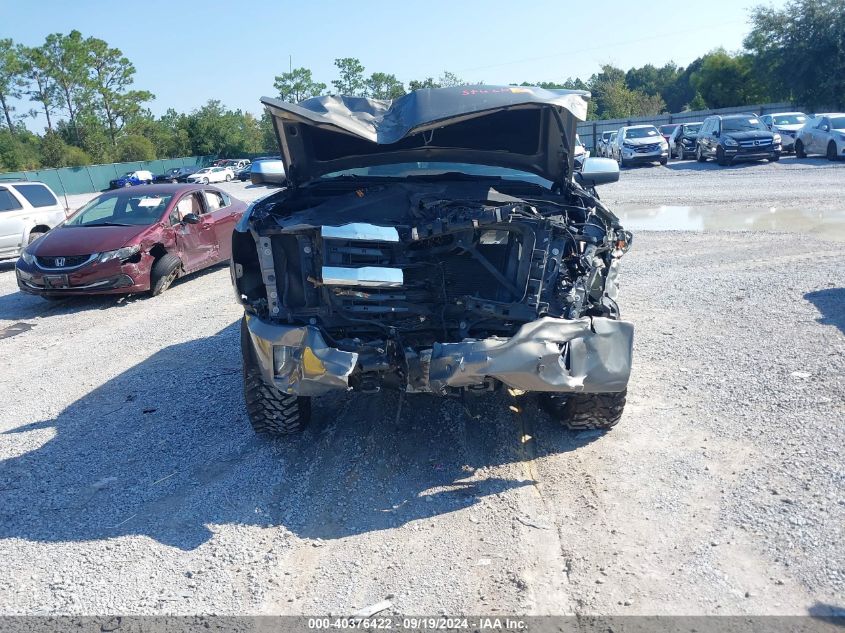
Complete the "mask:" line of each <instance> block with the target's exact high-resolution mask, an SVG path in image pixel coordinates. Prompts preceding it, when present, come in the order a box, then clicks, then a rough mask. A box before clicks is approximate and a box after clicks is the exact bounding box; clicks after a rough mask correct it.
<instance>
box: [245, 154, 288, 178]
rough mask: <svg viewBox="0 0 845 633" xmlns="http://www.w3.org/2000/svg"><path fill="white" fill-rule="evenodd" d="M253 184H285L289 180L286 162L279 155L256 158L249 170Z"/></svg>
mask: <svg viewBox="0 0 845 633" xmlns="http://www.w3.org/2000/svg"><path fill="white" fill-rule="evenodd" d="M249 179H250V181H251V182H252V184H253V185H283V184H285V183H286V182H287V176H286V172H285V164H284V162H283V161H282V160H280V159H279V158H277V157H273V156H268V157H266V158H256V159H255V160H254V161H253V163H252V169H251V170H250V172H249Z"/></svg>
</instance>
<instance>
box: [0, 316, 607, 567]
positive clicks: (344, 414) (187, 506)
mask: <svg viewBox="0 0 845 633" xmlns="http://www.w3.org/2000/svg"><path fill="white" fill-rule="evenodd" d="M238 336H239V334H238V323H237V322H236V323H233V324H232V325H230V326H228V327H227V328H225V329H224V330H222V331H220V332H219V333H218V334H216V335H214V336H210V337H207V338H201V339H197V340H193V341H190V342H186V343H182V344H179V345H174V346H171V347H167V348H165V349H163V350H161V351H159V352H157V353H155V354H153V355H152V356H151V357H150V358H149V359H147V360H146V361H144V362H142V363H140V364H138V365H136V366H134V367H132V368H130V369H128V370H126V371H125V372H124V373H122V374H120V375H119V376H117V377H115V378H114V379H112V380H110V381H108V382H106V383H105V384H103V385H102V386H100V387H98V388H96V389H95V390H93V391H92V392H91V393H89V394H88V395H86V396H85V397H83V398H81V399H80V400H78V401H77V402H75V403H73V404H72V405H70V406H69V407H67V408H66V409H64V410H63V411H61V412H60V413H59V414H58V415H57V416H56V417H55V418H54V419H48V420H44V421H41V422H36V423H33V424H29V425H26V426H21V427H18V428H15V429H13V430H10V431H6V432H5V433H4V434H3V439H2V441H3V443H4V444H5V446H6V453H7V454H11V455H15V456H14V457H11V458H9V459H6V460H4V461H2V462H0V538H21V539H27V540H33V541H43V542H60V541H87V540H92V539H109V538H115V537H119V536H125V535H145V536H148V537H150V538H153V539H155V540H157V541H159V542H161V543H164V544H167V545H170V546H173V547H177V548H180V549H183V550H190V549H193V548H196V547H198V546H200V545H202V544H203V543H205V542H206V541H208V540H209V539H210V538H211V537H212V535H213V533H214V526H216V525H222V524H236V525H242V526H257V527H264V526H274V525H284V526H285V527H286V528H287V529H289V530H291V531H292V532H294V533H295V534H297V535H298V536H300V537H303V538H321V539H334V538H342V537H348V536H352V535H356V534H362V533H366V532H372V531H376V530H386V529H390V528H395V527H399V526H401V525H403V524H405V523H407V522H409V521H415V520H418V519H432V520H436V517H438V516H439V515H443V514H446V513H451V512H455V511H458V510H461V509H464V508H468V507H471V506H473V505H475V504H477V503H478V502H479V501H480V500H481V499H483V498H484V497H487V496H490V495H496V494H499V493H503V492H506V491H508V490H511V489H514V488H519V487H523V486H529V485H532V484H533V482H532V481H531V480H530V478H529V477H528V476H527V474H526V473H527V472H528V469H527V468H525V467H523V465H522V464H519V462H521V461H523V460H526V459H531V458H535V457H539V458H542V457H543V456H544V455H548V454H554V453H561V452H565V451H571V450H574V449H577V448H579V447H581V446H584V445H585V444H587V443H589V442H591V441H593V440H594V439H596V438H597V437H599V436H600V434H598V433H580V434H572V433H568V432H565V431H564V430H563V429H562V428H560V427H559V426H557V424H556V423H554V422H552V421H551V420H549V419H548V418H547V417H546V416H545V415H543V414H541V413H540V412H539V411H538V409H537V407H536V403H535V402H533V401H532V400H531V399H525V400H511V399H508V397H507V396H503V395H489V396H485V397H480V398H472V399H471V400H469V401H468V402H467V404H466V407H465V406H464V405H463V403H462V402H461V401H459V400H442V399H436V398H433V397H425V396H416V397H407V398H406V397H404V396H401V395H400V394H398V393H386V394H379V395H374V396H366V395H362V396H351V395H346V394H341V395H339V396H337V397H327V398H323V399H319V400H317V401H316V402H315V406H314V419H313V421H312V424H311V426H310V427H309V428H308V429H307V430H306V431H305V433H303V434H302V435H301V436H298V437H293V438H290V439H288V440H273V441H271V440H267V439H263V438H257V437H255V436H254V435H253V433H252V430H251V429H250V427H249V423H248V421H247V419H246V415H245V413H244V406H243V399H242V394H241V371H240V351H239V349H238V345H239V343H238ZM45 397H49V390H47V388H46V387H45ZM511 407H512V408H513V409H515V410H517V411H518V413H514V412H513V411H512V409H511ZM531 438H539V439H531ZM511 463H514V464H517V467H505V468H502V469H500V470H498V471H492V472H491V471H490V470H488V467H495V466H499V465H507V464H511ZM467 520H469V517H467ZM533 520H535V521H542V520H543V518H542V517H533Z"/></svg>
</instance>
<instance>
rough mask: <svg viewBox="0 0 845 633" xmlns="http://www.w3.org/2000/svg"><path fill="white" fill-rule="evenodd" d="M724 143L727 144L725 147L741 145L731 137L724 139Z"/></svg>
mask: <svg viewBox="0 0 845 633" xmlns="http://www.w3.org/2000/svg"><path fill="white" fill-rule="evenodd" d="M722 142H723V143H724V144H725V147H736V146H737V145H739V143H737V142H736V141H735V140H734V139H732V138H731V137H730V136H726V137H725V138H723V139H722Z"/></svg>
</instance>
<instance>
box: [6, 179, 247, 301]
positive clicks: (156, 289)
mask: <svg viewBox="0 0 845 633" xmlns="http://www.w3.org/2000/svg"><path fill="white" fill-rule="evenodd" d="M245 209H246V204H245V203H243V202H241V201H240V200H237V199H235V198H233V197H231V196H230V195H229V194H228V193H226V192H225V191H221V190H220V189H217V188H216V187H209V186H197V185H171V184H166V185H144V186H140V187H132V188H130V189H120V190H117V191H111V192H108V193H104V194H102V195H100V196H97V197H96V198H94V199H93V200H91V202H89V203H88V204H86V205H85V206H84V207H82V208H81V209H79V211H77V212H76V213H74V214H73V215H72V216H71V217H70V218H69V219H68V220H67V221H66V222H64V223H62V224H60V225H59V226H57V227H56V228H54V229H53V230H52V231H50V232H49V233H47V234H46V235H45V236H44V237H42V238H40V239H38V240H36V241H35V242H33V243H32V244H30V245H29V246H28V247H27V248H26V249H25V250H24V252H23V254H22V255H21V258H20V259H19V260H18V263H17V266H16V268H15V269H16V273H17V280H18V287H19V288H20V289H21V290H22V291H23V292H29V293H32V294H37V295H41V296H44V297H47V298H54V297H62V296H68V295H87V294H129V293H137V292H150V294H152V295H153V296H155V295H158V294H161V293H162V292H164V291H165V290H167V288H168V287H170V284H172V283H173V281H174V280H175V279H177V278H179V277H182V276H184V275H188V274H190V273H192V272H195V271H197V270H200V269H202V268H206V267H208V266H213V265H214V264H217V263H220V262H224V261H227V260H228V259H229V258H230V257H231V255H232V229H233V228H234V226H235V224H236V223H237V221H238V220H239V219H240V218H241V216H242V215H243V212H244V210H245Z"/></svg>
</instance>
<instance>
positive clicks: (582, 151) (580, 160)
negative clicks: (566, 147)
mask: <svg viewBox="0 0 845 633" xmlns="http://www.w3.org/2000/svg"><path fill="white" fill-rule="evenodd" d="M589 157H590V150H588V149H587V148H586V147H584V144H583V143H582V142H581V137H580V136H578V135H577V134H576V135H575V169H581V168H582V167H583V166H584V159H586V158H589Z"/></svg>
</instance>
